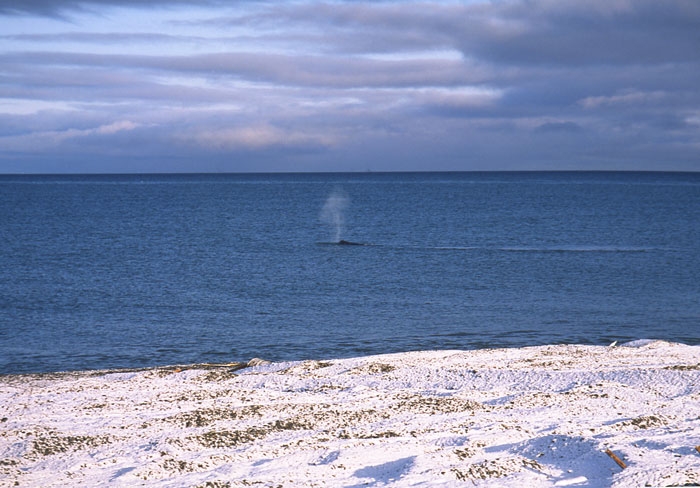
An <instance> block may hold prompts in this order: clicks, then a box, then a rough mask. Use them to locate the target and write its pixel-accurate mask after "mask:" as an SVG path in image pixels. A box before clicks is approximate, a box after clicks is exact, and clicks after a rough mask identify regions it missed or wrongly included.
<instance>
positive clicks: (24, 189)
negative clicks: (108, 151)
mask: <svg viewBox="0 0 700 488" xmlns="http://www.w3.org/2000/svg"><path fill="white" fill-rule="evenodd" d="M0 197H1V198H0V224H1V225H0V251H1V252H0V259H1V261H0V373H23V372H47V371H65V370H85V369H105V368H122V367H129V368H133V367H147V366H156V365H168V364H189V363H198V362H217V363H219V362H232V361H245V360H248V359H250V358H252V357H261V358H264V359H269V360H276V361H282V360H301V359H310V358H314V359H328V358H344V357H352V356H360V355H370V354H381V353H391V352H403V351H414V350H426V349H475V348H495V347H520V346H530V345H542V344H560V343H576V344H609V343H612V342H613V341H618V342H625V341H629V340H635V339H642V338H649V339H663V340H668V341H674V342H682V343H686V344H700V173H614V172H600V173H598V172H561V173H559V172H551V173H550V172H533V173H518V172H515V173H500V172H496V173H351V174H342V173H332V174H222V175H218V174H216V175H213V174H212V175H209V174H206V175H99V176H70V175H66V176H9V175H5V176H0ZM341 240H342V241H344V242H345V241H347V242H348V243H355V244H359V245H349V244H345V245H343V244H338V242H339V241H341Z"/></svg>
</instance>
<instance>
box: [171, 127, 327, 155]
mask: <svg viewBox="0 0 700 488" xmlns="http://www.w3.org/2000/svg"><path fill="white" fill-rule="evenodd" d="M177 139H179V140H180V141H182V142H184V143H187V144H196V145H198V146H200V147H202V148H204V149H207V150H216V151H228V150H256V149H266V148H304V147H329V146H333V145H335V144H336V143H337V142H338V138H337V137H334V136H331V135H328V134H323V133H318V132H305V131H297V130H288V129H281V128H278V127H273V126H271V125H268V124H257V125H251V126H247V127H235V128H225V129H212V130H208V129H207V130H199V131H196V132H194V133H180V134H179V135H178V136H177Z"/></svg>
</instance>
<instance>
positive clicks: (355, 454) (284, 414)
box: [0, 341, 700, 487]
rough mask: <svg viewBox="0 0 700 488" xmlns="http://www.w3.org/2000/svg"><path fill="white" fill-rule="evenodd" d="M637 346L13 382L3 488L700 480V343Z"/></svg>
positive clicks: (0, 455) (1, 433)
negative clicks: (619, 461) (35, 487)
mask: <svg viewBox="0 0 700 488" xmlns="http://www.w3.org/2000/svg"><path fill="white" fill-rule="evenodd" d="M633 346H634V347H612V346H611V347H602V346H575V345H557V346H542V347H531V348H520V349H492V350H478V351H426V352H412V353H403V354H391V355H382V356H372V357H362V358H354V359H342V360H328V361H304V362H292V363H273V364H265V363H264V362H262V361H255V362H254V364H255V366H251V367H246V368H242V369H241V368H240V365H235V364H231V365H191V366H180V367H174V366H173V367H167V368H154V369H147V370H135V371H89V372H73V373H51V374H37V375H8V376H1V377H0V420H1V421H0V486H14V485H16V486H104V485H111V486H146V485H147V486H168V487H171V486H183V487H185V486H187V487H229V486H231V487H233V486H345V487H353V486H445V487H448V486H462V485H464V484H465V483H466V484H467V485H468V486H504V487H522V486H593V487H604V486H605V487H607V486H620V487H627V486H629V487H633V486H634V487H637V486H670V485H689V484H695V483H700V450H698V449H696V446H700V401H699V400H700V347H699V346H686V345H681V344H672V343H666V342H660V341H644V342H642V341H640V342H637V343H635V344H633ZM607 451H610V453H606V452H607ZM611 454H614V455H616V456H618V457H619V459H620V460H621V461H623V464H624V465H625V466H626V467H625V468H624V469H623V468H622V467H621V466H620V465H618V464H617V463H616V462H615V460H614V459H613V458H612V457H611Z"/></svg>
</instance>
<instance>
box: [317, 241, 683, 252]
mask: <svg viewBox="0 0 700 488" xmlns="http://www.w3.org/2000/svg"><path fill="white" fill-rule="evenodd" d="M317 244H318V245H321V246H349V247H382V248H391V249H399V250H400V249H404V250H415V251H482V252H507V253H510V252H512V253H645V252H655V251H672V250H673V249H665V248H656V247H626V246H555V247H536V246H533V247H526V246H523V247H513V246H421V245H403V244H392V243H369V242H355V241H348V240H345V239H339V240H337V241H332V242H317Z"/></svg>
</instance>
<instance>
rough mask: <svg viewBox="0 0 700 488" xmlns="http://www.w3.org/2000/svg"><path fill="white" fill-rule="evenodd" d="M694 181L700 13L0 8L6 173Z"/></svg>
mask: <svg viewBox="0 0 700 488" xmlns="http://www.w3.org/2000/svg"><path fill="white" fill-rule="evenodd" d="M438 170H439V171H471V170H661V171H700V1H698V0H663V1H659V0H585V1H583V0H582V1H570V0H499V1H483V0H471V1H459V2H458V1H422V2H397V1H371V2H370V1H362V0H357V1H350V0H347V1H326V2H319V1H303V0H302V1H289V2H268V1H262V0H255V1H254V0H250V1H246V0H240V1H218V0H208V1H206V0H205V1H202V0H196V1H195V0H192V1H190V0H148V1H146V0H142V1H140V0H85V1H83V0H22V1H17V0H0V173H132V172H140V173H152V172H258V171H259V172H270V171H285V172H287V171H291V172H295V171H438Z"/></svg>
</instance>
